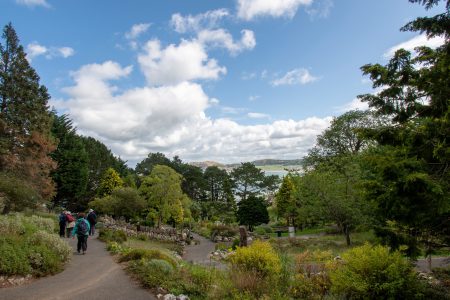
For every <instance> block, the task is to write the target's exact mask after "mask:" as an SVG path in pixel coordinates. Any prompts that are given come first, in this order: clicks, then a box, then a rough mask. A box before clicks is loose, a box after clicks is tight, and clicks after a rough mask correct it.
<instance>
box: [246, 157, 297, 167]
mask: <svg viewBox="0 0 450 300" xmlns="http://www.w3.org/2000/svg"><path fill="white" fill-rule="evenodd" d="M252 163H253V164H254V165H255V166H258V167H260V166H271V165H281V166H298V165H301V164H302V163H303V161H302V160H301V159H259V160H255V161H252Z"/></svg>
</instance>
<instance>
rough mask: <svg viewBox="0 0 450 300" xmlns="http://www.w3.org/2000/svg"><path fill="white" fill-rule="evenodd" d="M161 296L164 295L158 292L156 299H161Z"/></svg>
mask: <svg viewBox="0 0 450 300" xmlns="http://www.w3.org/2000/svg"><path fill="white" fill-rule="evenodd" d="M163 297H164V295H163V294H158V295H156V298H158V299H162V298H163Z"/></svg>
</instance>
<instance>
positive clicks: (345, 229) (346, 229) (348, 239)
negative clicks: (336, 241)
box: [344, 225, 351, 246]
mask: <svg viewBox="0 0 450 300" xmlns="http://www.w3.org/2000/svg"><path fill="white" fill-rule="evenodd" d="M344 234H345V240H346V241H347V246H350V245H351V241H350V230H349V228H348V226H347V225H344Z"/></svg>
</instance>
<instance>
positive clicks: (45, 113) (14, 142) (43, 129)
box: [0, 24, 56, 199]
mask: <svg viewBox="0 0 450 300" xmlns="http://www.w3.org/2000/svg"><path fill="white" fill-rule="evenodd" d="M2 38H3V40H4V44H2V43H0V171H2V172H9V173H13V174H15V175H16V176H18V177H21V178H24V179H26V180H27V181H28V182H29V183H30V184H31V185H32V186H33V187H34V188H35V189H36V191H38V193H39V194H40V195H41V196H42V198H44V199H50V198H51V197H52V196H53V194H54V183H53V182H52V180H51V177H50V172H51V171H52V170H53V169H54V168H55V166H56V165H55V162H54V161H53V160H52V159H51V158H50V157H49V153H50V152H52V151H53V150H54V149H55V141H54V140H53V139H52V137H51V134H50V129H51V124H52V117H51V115H50V112H49V110H48V106H47V102H48V100H49V98H50V96H49V94H48V92H47V89H46V88H45V87H44V86H42V85H40V84H39V76H38V75H37V74H36V72H35V70H34V69H33V68H32V67H31V66H30V65H29V63H28V61H27V59H26V54H25V51H24V49H23V47H22V46H21V45H20V44H19V39H18V37H17V34H16V32H15V30H14V28H13V27H12V25H11V24H8V25H6V26H5V28H4V30H3V35H2Z"/></svg>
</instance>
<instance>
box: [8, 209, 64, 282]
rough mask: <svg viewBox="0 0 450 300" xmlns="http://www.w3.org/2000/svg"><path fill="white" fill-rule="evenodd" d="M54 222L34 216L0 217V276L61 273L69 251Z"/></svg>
mask: <svg viewBox="0 0 450 300" xmlns="http://www.w3.org/2000/svg"><path fill="white" fill-rule="evenodd" d="M55 230H56V222H55V221H54V220H52V219H45V218H41V217H37V216H32V217H24V216H22V215H9V216H0V274H2V275H27V274H32V275H34V276H45V275H48V274H53V273H56V272H58V271H61V270H62V267H63V265H64V263H65V262H66V261H68V260H69V259H70V256H71V253H72V250H71V248H70V246H69V245H68V244H67V243H66V242H64V241H63V240H62V239H61V238H60V237H59V236H58V235H57V234H55V233H54V232H55Z"/></svg>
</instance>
